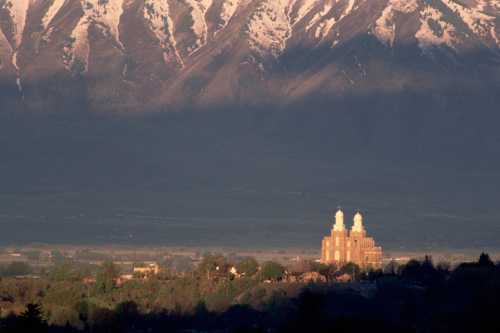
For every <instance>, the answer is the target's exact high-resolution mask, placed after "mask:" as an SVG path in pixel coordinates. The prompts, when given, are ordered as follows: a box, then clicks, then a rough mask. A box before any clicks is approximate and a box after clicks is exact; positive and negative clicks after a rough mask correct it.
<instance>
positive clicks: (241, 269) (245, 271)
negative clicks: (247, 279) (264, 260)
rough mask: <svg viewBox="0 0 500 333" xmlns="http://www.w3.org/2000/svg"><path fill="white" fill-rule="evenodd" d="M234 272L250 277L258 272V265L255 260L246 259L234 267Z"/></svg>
mask: <svg viewBox="0 0 500 333" xmlns="http://www.w3.org/2000/svg"><path fill="white" fill-rule="evenodd" d="M236 270H237V271H238V273H240V274H242V275H245V276H252V275H254V274H255V273H257V271H258V270H259V263H258V262H257V260H256V259H255V258H252V257H248V258H245V259H243V260H242V261H240V262H239V263H238V264H237V265H236Z"/></svg>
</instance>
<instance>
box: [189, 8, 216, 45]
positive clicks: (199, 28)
mask: <svg viewBox="0 0 500 333" xmlns="http://www.w3.org/2000/svg"><path fill="white" fill-rule="evenodd" d="M187 3H188V5H189V6H190V7H191V18H192V19H193V26H192V27H191V29H192V30H193V33H194V34H195V36H196V42H195V45H193V46H190V47H189V48H188V52H189V54H193V53H194V52H196V51H197V50H198V49H199V48H200V47H202V46H204V45H205V44H206V43H207V36H208V26H207V21H206V18H205V14H206V13H207V11H208V10H209V9H210V7H211V6H212V0H187Z"/></svg>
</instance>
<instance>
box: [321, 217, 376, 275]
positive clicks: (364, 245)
mask: <svg viewBox="0 0 500 333" xmlns="http://www.w3.org/2000/svg"><path fill="white" fill-rule="evenodd" d="M353 222H354V224H353V226H352V228H351V230H350V231H348V230H347V229H346V227H345V225H344V212H342V210H341V209H339V210H338V211H337V213H336V214H335V224H334V225H333V228H332V231H331V233H330V235H328V236H326V237H324V238H323V242H322V246H321V262H322V263H324V264H336V265H343V264H345V263H348V262H352V263H355V264H357V265H358V266H360V267H362V268H370V267H371V268H380V267H381V266H382V248H381V247H380V246H376V244H375V240H374V239H373V238H371V237H367V235H366V230H365V227H364V226H363V215H361V213H360V212H357V213H356V214H355V215H354V219H353Z"/></svg>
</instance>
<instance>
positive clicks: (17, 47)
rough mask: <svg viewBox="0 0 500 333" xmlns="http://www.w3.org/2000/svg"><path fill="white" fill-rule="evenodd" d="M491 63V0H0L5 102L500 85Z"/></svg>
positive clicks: (496, 26) (283, 104)
mask: <svg viewBox="0 0 500 333" xmlns="http://www.w3.org/2000/svg"><path fill="white" fill-rule="evenodd" d="M499 65H500V1H498V0H0V85H1V87H2V89H1V100H0V107H2V109H5V108H6V109H23V110H30V111H40V110H45V111H62V110H64V111H67V110H72V109H75V108H79V109H89V110H96V111H121V112H128V111H131V112H144V111H175V110H183V109H214V108H215V109H219V108H234V107H243V108H265V107H274V108H290V107H295V106H297V105H301V106H302V105H310V104H311V103H313V104H315V105H322V103H327V105H330V106H331V105H333V107H334V106H335V105H336V104H335V102H337V103H341V101H342V100H345V99H346V98H352V97H354V98H356V97H358V96H374V95H380V94H383V95H398V94H405V93H415V94H425V95H427V96H431V97H432V96H435V95H436V94H452V95H453V94H458V95H460V94H462V92H463V91H466V92H467V93H470V94H473V95H482V94H489V93H490V92H495V93H496V94H498V92H499V91H500V88H499V87H500V83H499V82H500V66H499ZM332 103H333V104H332ZM340 105H341V104H340Z"/></svg>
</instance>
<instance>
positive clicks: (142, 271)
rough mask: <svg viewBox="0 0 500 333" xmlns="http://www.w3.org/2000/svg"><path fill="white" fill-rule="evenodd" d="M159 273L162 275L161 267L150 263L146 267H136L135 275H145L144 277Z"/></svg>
mask: <svg viewBox="0 0 500 333" xmlns="http://www.w3.org/2000/svg"><path fill="white" fill-rule="evenodd" d="M158 273H160V266H159V265H158V264H157V263H149V264H147V265H146V266H142V267H134V274H139V275H143V276H144V277H150V276H153V275H158Z"/></svg>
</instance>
